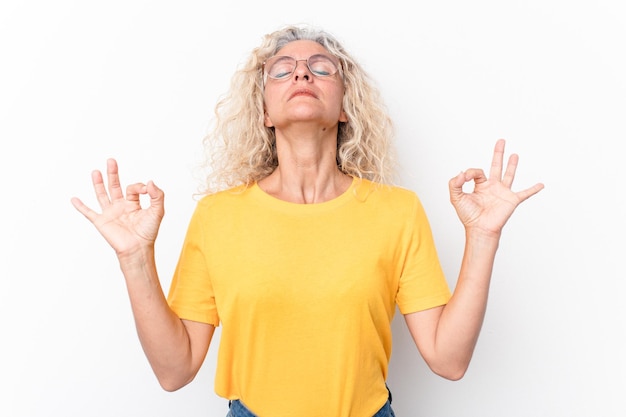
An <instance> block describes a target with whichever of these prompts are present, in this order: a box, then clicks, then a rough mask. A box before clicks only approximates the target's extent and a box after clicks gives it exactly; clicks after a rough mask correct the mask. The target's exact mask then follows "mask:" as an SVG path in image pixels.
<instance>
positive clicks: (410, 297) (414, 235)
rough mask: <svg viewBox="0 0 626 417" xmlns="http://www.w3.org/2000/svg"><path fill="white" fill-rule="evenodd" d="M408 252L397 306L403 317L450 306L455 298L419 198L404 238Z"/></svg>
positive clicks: (415, 203) (414, 205)
mask: <svg viewBox="0 0 626 417" xmlns="http://www.w3.org/2000/svg"><path fill="white" fill-rule="evenodd" d="M403 244H404V245H405V252H404V258H403V265H402V270H401V275H400V282H399V286H398V292H397V294H396V303H397V305H398V308H399V309H400V312H401V313H402V314H408V313H414V312H417V311H422V310H427V309H429V308H433V307H438V306H441V305H444V304H446V303H447V302H448V301H449V299H450V296H451V292H450V287H449V286H448V283H447V281H446V279H445V276H444V273H443V270H442V268H441V264H440V262H439V257H438V254H437V250H436V247H435V242H434V239H433V236H432V231H431V228H430V224H429V222H428V218H427V216H426V212H425V211H424V208H423V206H422V204H421V202H420V201H419V199H418V198H417V196H415V200H414V204H413V209H412V213H411V215H410V220H409V222H408V224H407V228H406V229H405V235H404V238H403Z"/></svg>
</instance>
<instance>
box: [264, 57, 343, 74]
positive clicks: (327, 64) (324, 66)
mask: <svg viewBox="0 0 626 417" xmlns="http://www.w3.org/2000/svg"><path fill="white" fill-rule="evenodd" d="M297 64H298V61H296V59H295V58H292V57H290V56H274V57H272V58H270V59H268V60H267V61H266V63H265V72H266V74H267V75H268V76H269V77H270V78H273V79H275V80H284V79H285V78H287V77H289V76H290V75H291V74H292V73H293V71H294V70H295V69H296V66H297ZM307 65H308V67H309V70H310V71H311V72H312V73H313V75H315V76H316V77H328V76H329V75H333V74H335V73H336V72H337V71H338V66H337V64H336V63H335V61H334V60H333V59H332V58H331V57H329V56H326V55H322V54H317V55H312V56H310V57H309V59H307Z"/></svg>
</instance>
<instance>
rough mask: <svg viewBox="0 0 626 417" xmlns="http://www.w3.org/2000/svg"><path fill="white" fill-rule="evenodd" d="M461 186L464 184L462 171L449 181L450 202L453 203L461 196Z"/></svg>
mask: <svg viewBox="0 0 626 417" xmlns="http://www.w3.org/2000/svg"><path fill="white" fill-rule="evenodd" d="M463 184H465V173H464V172H463V171H461V172H459V174H458V175H457V176H456V177H454V178H451V179H450V181H449V182H448V188H449V189H450V199H451V200H453V201H454V200H455V199H457V198H458V197H459V196H460V195H461V194H463Z"/></svg>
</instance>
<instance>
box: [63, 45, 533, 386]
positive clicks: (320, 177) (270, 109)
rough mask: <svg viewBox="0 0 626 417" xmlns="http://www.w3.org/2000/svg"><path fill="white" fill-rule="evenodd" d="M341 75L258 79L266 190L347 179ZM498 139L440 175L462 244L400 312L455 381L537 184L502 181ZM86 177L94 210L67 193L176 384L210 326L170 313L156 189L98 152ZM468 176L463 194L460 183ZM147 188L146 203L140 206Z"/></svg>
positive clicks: (322, 191)
mask: <svg viewBox="0 0 626 417" xmlns="http://www.w3.org/2000/svg"><path fill="white" fill-rule="evenodd" d="M315 53H327V51H326V50H325V49H324V48H323V47H322V46H321V45H319V44H317V43H315V42H311V41H295V42H291V43H289V44H287V45H286V46H285V47H284V48H283V49H282V50H281V51H280V54H281V55H290V56H293V57H295V58H296V59H298V60H299V59H306V58H308V57H309V56H311V55H313V54H315ZM343 93H344V87H343V83H342V81H341V78H340V76H339V74H335V75H334V76H330V77H319V78H318V77H315V76H313V74H311V73H310V71H309V70H308V68H307V66H306V64H305V62H298V66H297V68H296V70H295V71H294V73H293V74H292V75H291V77H290V78H289V79H287V80H281V81H277V80H272V79H268V80H267V83H266V87H265V112H266V115H265V125H266V126H271V127H274V128H275V130H276V146H277V151H278V160H279V165H278V168H277V169H276V170H275V171H274V172H273V173H272V174H271V175H269V176H268V177H266V178H264V179H263V180H261V181H259V186H260V187H261V188H262V189H263V190H264V191H265V192H267V193H269V194H271V195H273V196H275V197H276V198H279V199H282V200H285V201H290V202H295V203H302V204H307V203H318V202H323V201H328V200H330V199H333V198H335V197H337V196H338V195H340V194H341V193H343V192H344V191H346V190H347V188H348V187H349V185H350V183H351V178H350V177H348V176H346V175H344V174H343V173H341V172H340V171H339V170H338V168H337V166H336V162H335V161H336V158H335V156H336V140H337V130H338V126H339V123H340V122H345V121H346V115H345V113H344V112H343V110H342V107H341V106H342V104H341V103H342V97H343ZM504 149H505V142H504V140H502V139H501V140H498V141H497V142H496V144H495V149H494V152H493V160H492V164H491V168H490V171H489V175H488V176H487V175H485V173H484V172H483V170H481V169H478V168H472V169H468V170H466V171H465V172H461V173H460V174H458V175H457V176H455V177H454V178H452V179H451V180H450V181H449V191H450V201H451V203H452V204H453V206H454V208H455V210H456V212H457V214H458V217H459V219H460V220H461V222H462V223H463V226H464V227H465V234H466V243H465V250H464V254H463V260H462V264H461V268H460V272H459V276H458V282H457V285H456V287H455V291H454V293H453V295H452V298H451V299H450V301H449V303H448V304H446V305H445V306H441V307H437V308H433V309H429V310H426V311H421V312H417V313H411V314H407V315H405V319H406V323H407V326H408V328H409V331H410V333H411V335H412V337H413V340H414V341H415V344H416V346H417V348H418V350H419V352H420V354H421V355H422V356H423V358H424V360H425V361H426V363H427V364H428V366H429V367H430V368H431V369H432V370H433V372H435V373H437V374H438V375H441V376H442V377H444V378H447V379H451V380H457V379H460V378H461V377H462V376H463V375H464V374H465V372H466V370H467V368H468V366H469V363H470V360H471V357H472V354H473V351H474V348H475V346H476V342H477V340H478V336H479V333H480V329H481V326H482V323H483V318H484V315H485V310H486V306H487V298H488V293H489V284H490V280H491V274H492V268H493V263H494V258H495V254H496V251H497V248H498V243H499V240H500V235H501V233H502V228H503V227H504V225H505V224H506V222H507V220H508V219H509V218H510V216H511V215H512V214H513V212H514V210H515V209H516V208H517V206H518V205H519V204H520V203H522V202H523V201H525V200H526V199H528V198H529V197H531V196H533V195H535V194H536V193H538V192H539V191H540V190H541V189H542V188H543V185H542V184H536V185H534V186H532V187H530V188H527V189H525V190H522V191H518V192H514V191H512V190H511V186H512V184H513V179H514V177H515V172H516V169H517V164H518V156H517V155H515V154H513V155H511V156H510V157H509V159H508V162H507V165H506V168H503V162H504ZM92 182H93V186H94V190H95V193H96V197H97V201H98V204H99V205H100V208H101V212H100V213H98V212H96V211H94V210H92V209H91V208H89V207H87V206H86V205H85V204H84V203H83V202H82V201H81V200H80V199H78V198H72V204H73V205H74V207H75V208H76V209H77V210H78V211H79V212H80V213H82V214H83V215H84V216H85V217H86V218H87V219H88V220H89V221H90V222H92V223H93V225H94V226H95V227H96V228H97V230H98V231H99V232H100V233H101V234H102V236H103V237H104V238H105V239H106V240H107V242H108V243H109V244H110V245H111V247H112V248H113V249H114V250H115V252H116V254H117V257H118V260H119V263H120V268H121V269H122V273H123V275H124V278H125V281H126V285H127V289H128V294H129V297H130V302H131V306H132V311H133V316H134V319H135V324H136V327H137V333H138V336H139V339H140V341H141V345H142V347H143V349H144V352H145V354H146V356H147V358H148V361H149V362H150V364H151V366H152V369H153V370H154V373H155V375H156V376H157V379H158V380H159V383H160V384H161V386H162V387H163V388H164V389H165V390H168V391H173V390H176V389H179V388H181V387H183V386H184V385H186V384H188V383H189V382H190V381H192V380H193V378H194V377H195V375H196V373H197V372H198V370H199V369H200V366H201V365H202V362H203V361H204V358H205V356H206V353H207V351H208V348H209V344H210V342H211V338H212V336H213V333H214V330H215V328H214V327H213V326H212V325H208V324H204V323H198V322H192V321H188V320H181V319H179V318H178V317H177V316H176V314H175V313H174V312H173V311H172V310H171V309H170V308H169V306H168V304H167V302H166V298H165V295H164V293H163V290H162V288H161V285H160V281H159V277H158V274H157V269H156V264H155V259H154V246H155V240H156V238H157V234H158V230H159V226H160V223H161V220H162V218H163V215H164V193H163V191H162V190H161V189H159V188H158V187H157V186H156V185H155V184H154V183H153V182H152V181H150V182H148V183H146V184H143V183H136V184H131V185H129V186H127V188H126V192H125V193H124V192H123V191H122V187H121V184H120V179H119V174H118V166H117V162H116V161H115V160H114V159H109V160H107V185H105V182H104V178H103V175H102V173H101V172H100V171H94V172H93V173H92ZM467 182H473V183H474V189H473V191H472V192H470V193H466V192H464V191H463V185H464V184H465V183H467ZM141 195H148V196H149V198H150V204H149V206H148V207H146V208H142V207H141V205H140V201H139V199H140V196H141Z"/></svg>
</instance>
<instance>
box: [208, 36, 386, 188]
mask: <svg viewBox="0 0 626 417" xmlns="http://www.w3.org/2000/svg"><path fill="white" fill-rule="evenodd" d="M296 40H312V41H315V42H318V43H319V44H321V45H322V46H324V47H325V48H326V49H327V50H328V52H329V53H330V54H332V55H334V56H335V57H336V58H338V59H339V61H340V64H341V74H342V76H343V81H344V84H345V94H344V98H343V110H344V112H345V113H346V115H347V118H348V121H347V122H345V123H340V124H339V130H338V135H337V166H338V168H339V169H340V170H341V171H342V172H344V173H345V174H348V175H351V176H354V177H358V178H366V179H369V180H372V181H374V182H377V183H380V184H390V183H392V182H393V176H394V175H395V156H393V155H392V147H391V140H392V137H393V126H392V122H391V119H390V117H389V115H388V113H387V111H386V108H385V107H384V106H383V104H382V99H381V96H380V93H379V91H378V90H377V89H376V88H375V87H374V85H373V83H372V82H371V81H370V78H369V75H368V74H367V73H366V72H365V71H364V70H363V68H362V67H361V66H360V65H359V64H358V63H357V62H355V60H354V59H353V58H352V57H351V56H350V55H349V54H348V53H347V52H346V51H345V49H344V48H343V46H342V45H341V44H340V43H339V42H338V40H337V39H336V38H335V37H334V36H332V35H331V34H329V33H328V32H326V31H323V30H320V29H317V28H313V27H310V26H293V25H292V26H287V27H284V28H282V29H280V30H277V31H275V32H272V33H269V34H267V35H265V36H264V38H263V42H262V43H261V45H260V46H259V47H257V48H255V49H253V50H252V52H251V54H250V56H249V58H248V60H247V62H245V63H244V65H243V66H241V67H240V68H239V69H238V70H237V71H236V72H235V74H234V75H233V77H232V79H231V84H230V89H229V91H228V92H227V93H226V94H225V95H224V96H222V98H221V99H220V100H219V101H218V103H217V105H216V107H215V120H214V121H213V125H212V129H211V130H210V133H209V134H208V135H207V136H206V137H205V138H204V141H203V144H204V152H205V163H204V168H205V169H207V170H209V172H208V173H206V174H204V177H205V178H204V182H205V184H204V189H202V190H201V193H203V194H208V193H212V192H216V191H220V190H223V189H227V188H232V187H235V186H238V185H242V184H245V185H250V184H252V183H254V182H256V181H258V180H260V179H262V178H265V177H266V176H268V175H269V174H271V173H272V172H273V171H274V169H275V168H276V167H277V166H278V159H277V155H276V145H275V144H276V136H275V133H274V128H268V127H266V126H265V124H264V106H263V100H264V86H263V84H264V83H263V63H264V62H265V60H266V59H268V58H269V57H271V56H273V55H275V54H276V53H277V52H278V50H280V49H281V48H282V47H283V46H285V45H286V44H287V43H289V42H292V41H296Z"/></svg>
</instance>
